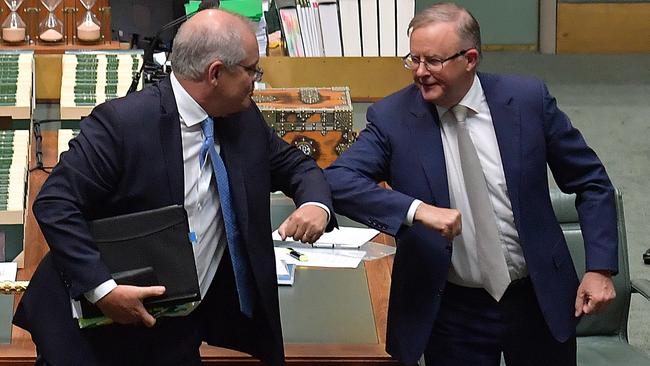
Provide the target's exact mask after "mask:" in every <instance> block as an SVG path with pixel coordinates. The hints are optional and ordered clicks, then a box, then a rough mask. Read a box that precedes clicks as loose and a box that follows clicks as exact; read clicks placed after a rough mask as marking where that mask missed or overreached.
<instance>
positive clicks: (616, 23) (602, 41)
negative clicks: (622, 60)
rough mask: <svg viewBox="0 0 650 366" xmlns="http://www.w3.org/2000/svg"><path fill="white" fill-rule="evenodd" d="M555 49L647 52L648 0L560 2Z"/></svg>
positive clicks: (649, 45)
mask: <svg viewBox="0 0 650 366" xmlns="http://www.w3.org/2000/svg"><path fill="white" fill-rule="evenodd" d="M557 16H558V21H557V52H558V53H579V52H584V53H625V52H650V3H591V4H588V3H583V4H573V3H571V4H570V3H561V4H559V5H558V11H557Z"/></svg>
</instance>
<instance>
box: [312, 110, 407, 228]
mask: <svg viewBox="0 0 650 366" xmlns="http://www.w3.org/2000/svg"><path fill="white" fill-rule="evenodd" d="M367 118H368V125H367V126H366V128H365V129H364V130H363V131H361V133H360V135H359V138H358V140H357V141H356V142H355V143H354V144H352V146H351V147H350V148H349V149H348V150H347V151H346V152H344V153H343V154H342V155H341V156H340V157H339V158H338V159H337V160H336V161H335V162H334V164H332V166H330V167H329V168H327V169H326V170H325V176H326V178H327V181H328V182H329V184H330V187H331V188H332V197H333V198H334V206H335V209H336V211H337V212H338V213H341V214H343V215H345V216H348V217H350V218H351V219H353V220H355V221H359V222H361V223H364V224H365V225H368V226H370V227H372V228H375V229H377V230H380V231H383V232H385V233H388V234H389V235H396V234H397V231H398V230H399V229H400V228H401V226H402V224H403V223H404V220H405V218H406V214H407V211H408V209H409V206H410V205H411V203H412V202H413V200H414V199H413V198H412V197H410V196H408V195H405V194H403V193H401V192H398V191H394V190H389V189H385V188H383V187H381V186H379V185H378V183H379V182H382V181H387V182H390V168H389V167H390V158H391V153H392V152H391V141H390V134H389V133H387V131H385V129H384V128H382V126H384V125H385V124H382V123H377V122H379V121H378V119H379V116H378V115H377V113H376V112H375V109H374V108H373V107H370V109H369V110H368V115H367Z"/></svg>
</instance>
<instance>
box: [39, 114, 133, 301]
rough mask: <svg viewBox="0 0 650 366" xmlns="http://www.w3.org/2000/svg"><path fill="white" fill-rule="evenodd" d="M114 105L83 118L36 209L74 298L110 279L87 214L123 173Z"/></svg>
mask: <svg viewBox="0 0 650 366" xmlns="http://www.w3.org/2000/svg"><path fill="white" fill-rule="evenodd" d="M112 118H115V113H113V109H112V106H111V105H110V103H108V104H103V105H100V106H98V107H97V108H95V110H93V112H92V113H91V115H90V116H88V117H87V118H85V119H84V120H82V121H81V132H80V133H79V135H78V137H76V138H75V139H73V140H71V141H70V143H69V150H68V151H67V152H64V153H63V154H61V158H60V161H59V163H58V164H57V165H56V167H55V168H54V169H53V171H52V173H51V174H50V176H49V177H48V179H47V180H46V181H45V183H44V184H43V187H42V188H41V191H40V193H39V194H38V196H37V198H36V200H35V202H34V205H33V212H34V216H35V218H36V220H37V221H38V224H39V226H40V228H41V231H42V232H43V235H44V237H45V239H46V241H47V243H48V245H49V247H50V250H51V252H52V257H53V259H54V263H55V265H56V267H57V269H58V270H59V274H60V275H61V277H62V280H63V282H64V284H65V285H66V287H67V288H68V291H69V292H70V296H71V297H73V298H75V299H77V298H80V297H81V296H82V295H83V293H84V292H86V291H89V290H91V289H93V288H95V287H97V286H98V285H99V284H101V283H103V282H105V281H106V280H108V279H110V278H111V276H110V273H109V271H108V268H106V266H105V265H104V263H103V262H102V261H101V259H100V254H99V251H98V249H97V247H96V246H95V244H94V243H93V241H92V238H91V235H90V232H89V230H88V225H87V221H86V219H85V217H88V215H87V214H88V212H90V211H91V210H92V207H93V206H94V205H96V204H99V203H100V202H102V201H103V200H104V198H105V197H106V196H107V195H108V194H109V193H110V192H111V191H112V189H113V187H114V186H115V185H116V182H117V181H118V179H119V177H120V169H121V168H120V163H119V162H120V161H121V158H120V156H119V155H120V151H121V148H120V146H121V144H122V141H121V137H120V136H121V132H120V131H119V130H118V127H117V126H118V124H117V123H111V119H112Z"/></svg>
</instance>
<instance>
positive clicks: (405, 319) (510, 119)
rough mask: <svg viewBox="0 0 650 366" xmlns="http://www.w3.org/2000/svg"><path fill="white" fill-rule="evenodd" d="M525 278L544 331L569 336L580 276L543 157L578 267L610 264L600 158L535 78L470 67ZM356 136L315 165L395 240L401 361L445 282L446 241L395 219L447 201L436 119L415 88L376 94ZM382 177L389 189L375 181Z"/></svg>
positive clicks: (415, 353) (609, 209)
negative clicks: (577, 248)
mask: <svg viewBox="0 0 650 366" xmlns="http://www.w3.org/2000/svg"><path fill="white" fill-rule="evenodd" d="M479 79H480V82H481V85H482V87H483V90H484V93H485V96H486V99H487V103H488V105H489V107H490V112H491V115H492V120H493V123H494V128H495V131H496V136H497V141H498V145H499V149H500V152H501V159H502V161H503V168H504V171H505V178H506V183H507V189H508V193H509V197H510V201H511V203H512V209H513V212H514V219H515V224H516V227H517V230H518V232H519V238H520V241H521V246H522V248H523V252H524V256H525V259H526V262H527V264H528V269H529V273H530V277H531V280H532V283H533V286H534V288H535V293H536V294H537V298H538V300H539V305H540V307H541V309H542V311H543V313H544V317H545V319H546V322H547V324H548V326H549V327H550V329H551V332H552V334H553V335H554V337H555V338H556V339H558V340H559V341H565V340H566V339H568V338H569V337H571V336H572V335H574V334H575V325H576V319H575V318H574V302H575V296H576V290H577V286H578V277H577V275H576V272H575V269H574V267H573V265H572V261H571V258H570V254H569V250H568V248H567V245H566V242H565V240H564V236H563V235H562V231H561V229H560V227H559V225H558V223H557V220H556V218H555V215H554V212H553V208H552V207H551V200H550V198H549V186H548V177H547V164H548V166H549V167H550V170H551V172H552V174H553V177H554V178H555V181H556V182H557V184H558V186H559V187H560V189H562V190H563V191H564V192H568V193H576V194H577V200H576V207H577V209H578V213H579V215H580V221H581V224H582V232H583V234H584V237H585V247H586V255H587V269H588V270H590V269H604V270H611V271H613V272H616V271H617V254H616V247H617V243H618V238H617V231H616V209H615V205H614V194H613V192H614V190H613V188H612V185H611V183H610V181H609V178H608V177H607V174H606V172H605V169H604V167H603V166H602V164H601V162H600V161H599V160H598V157H597V156H596V154H595V153H594V152H593V151H592V150H591V149H590V148H589V147H588V146H587V144H586V143H585V141H584V139H583V138H582V136H581V134H580V132H579V131H578V130H577V129H575V128H574V127H573V126H572V125H571V122H570V121H569V119H568V117H567V116H566V115H565V114H564V113H563V112H562V111H560V110H559V109H558V107H557V105H556V102H555V99H554V98H553V97H551V96H550V95H549V93H548V91H547V89H546V86H545V85H544V84H543V83H542V82H540V81H539V80H535V79H532V78H524V77H515V76H505V75H504V76H498V75H491V74H482V73H479ZM367 117H368V121H369V123H368V125H367V128H366V129H365V130H364V131H363V132H361V134H360V136H359V139H358V141H357V142H356V143H355V144H354V145H353V146H352V147H351V148H350V149H349V150H348V151H346V152H345V153H344V154H343V155H342V156H341V157H340V158H339V159H338V160H337V161H336V162H335V163H334V164H333V165H332V166H331V167H330V168H328V169H327V170H326V171H325V175H326V178H327V179H328V181H329V183H330V186H331V187H332V196H333V198H334V206H335V209H336V211H337V212H338V213H342V214H344V215H347V216H349V217H351V218H352V219H354V220H357V221H360V222H363V223H365V224H367V225H369V226H371V227H374V228H377V229H379V230H382V231H384V232H386V233H388V234H390V235H394V236H395V237H396V239H397V253H396V255H395V261H394V266H393V274H392V283H391V293H390V300H389V310H388V328H387V333H388V334H387V351H388V352H389V353H390V354H392V355H393V356H394V357H396V358H398V359H400V360H402V361H403V362H405V363H408V364H411V363H415V362H416V361H417V359H418V358H419V357H420V355H421V354H422V353H423V351H424V349H425V346H426V344H427V341H428V339H429V335H430V333H431V330H432V327H433V323H434V320H435V318H436V314H437V311H438V308H439V304H440V296H441V295H442V294H443V290H444V287H445V284H446V281H447V274H448V270H449V266H450V260H451V252H452V246H451V244H450V243H449V241H447V240H445V239H444V238H443V237H442V236H441V235H439V234H438V233H437V232H435V231H433V230H430V229H427V228H425V227H423V226H422V225H421V224H415V225H413V226H411V227H408V226H405V225H403V223H404V220H405V217H406V213H407V211H408V209H409V206H410V205H411V203H412V201H413V199H414V198H417V199H420V200H422V201H423V202H425V203H428V204H432V205H435V206H438V207H449V187H448V182H447V170H446V166H445V156H444V152H443V146H442V140H441V135H440V129H441V127H440V119H439V117H438V115H437V111H436V108H435V106H434V105H433V104H431V103H428V102H426V101H425V100H424V99H423V98H422V96H421V94H420V92H419V90H418V88H417V87H416V86H415V85H411V86H409V87H406V88H404V89H402V90H400V91H398V92H397V93H395V94H393V95H390V96H388V97H386V98H385V99H383V100H381V101H379V102H377V103H376V104H374V105H373V106H371V107H370V109H369V110H368V115H367ZM378 181H387V182H388V183H389V185H390V186H391V187H392V188H393V190H385V189H383V188H381V187H378V186H377V184H376V182H378Z"/></svg>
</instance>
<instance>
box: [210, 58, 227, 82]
mask: <svg viewBox="0 0 650 366" xmlns="http://www.w3.org/2000/svg"><path fill="white" fill-rule="evenodd" d="M223 68H224V65H223V62H221V60H215V61H214V62H212V63H211V64H210V66H208V82H209V83H210V84H213V85H214V86H217V84H218V79H219V74H220V73H221V72H222V71H223Z"/></svg>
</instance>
